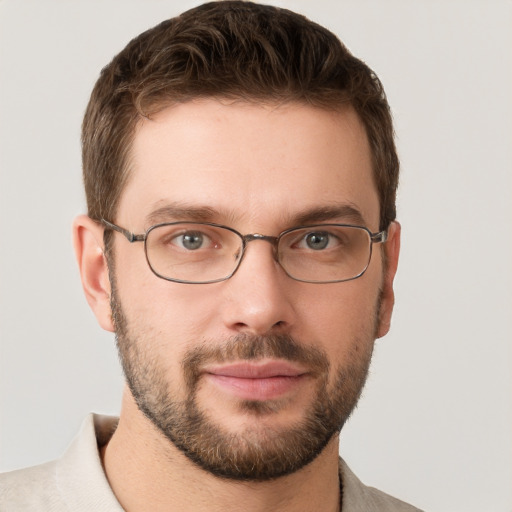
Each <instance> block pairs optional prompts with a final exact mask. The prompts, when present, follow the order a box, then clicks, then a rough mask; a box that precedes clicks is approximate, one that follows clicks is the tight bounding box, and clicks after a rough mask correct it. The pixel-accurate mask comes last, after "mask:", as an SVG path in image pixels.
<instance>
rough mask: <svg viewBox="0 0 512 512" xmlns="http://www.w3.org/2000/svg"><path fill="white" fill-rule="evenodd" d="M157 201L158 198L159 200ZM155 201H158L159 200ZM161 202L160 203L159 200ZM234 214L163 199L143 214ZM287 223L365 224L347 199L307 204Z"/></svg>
mask: <svg viewBox="0 0 512 512" xmlns="http://www.w3.org/2000/svg"><path fill="white" fill-rule="evenodd" d="M159 203H160V202H159ZM159 203H157V204H159ZM160 204H161V203H160ZM236 218H237V216H236V215H235V214H234V213H233V212H232V211H227V210H223V209H216V208H213V207H211V206H195V205H191V204H187V203H183V202H172V203H165V204H163V205H162V206H160V207H158V208H156V209H155V210H153V211H151V213H149V214H148V215H147V217H146V222H147V225H148V226H152V225H155V224H160V223H163V222H174V221H181V220H182V221H197V222H218V221H219V220H221V221H222V222H229V221H231V222H233V221H234V220H235V219H236ZM285 220H286V222H284V224H286V225H288V226H301V225H307V224H314V223H319V222H348V223H350V224H355V225H362V226H364V225H365V222H364V218H363V215H362V214H361V212H360V211H359V210H358V209H357V207H356V206H355V205H352V204H349V203H343V204H334V205H327V206H320V207H314V208H307V209H304V210H302V211H300V212H298V213H295V214H291V215H290V216H289V217H288V218H285Z"/></svg>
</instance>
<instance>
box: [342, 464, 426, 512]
mask: <svg viewBox="0 0 512 512" xmlns="http://www.w3.org/2000/svg"><path fill="white" fill-rule="evenodd" d="M340 476H341V480H342V482H343V501H342V509H343V512H421V510H420V509H418V508H416V507H413V506H412V505H409V504H408V503H405V502H404V501H401V500H399V499H397V498H394V497H393V496H390V495H389V494H386V493H384V492H382V491H379V490H378V489H375V488H374V487H368V486H366V485H364V484H363V483H362V482H361V480H359V478H357V476H356V475H355V474H354V473H353V472H352V471H351V470H350V468H349V467H348V466H347V464H346V463H345V461H343V459H340Z"/></svg>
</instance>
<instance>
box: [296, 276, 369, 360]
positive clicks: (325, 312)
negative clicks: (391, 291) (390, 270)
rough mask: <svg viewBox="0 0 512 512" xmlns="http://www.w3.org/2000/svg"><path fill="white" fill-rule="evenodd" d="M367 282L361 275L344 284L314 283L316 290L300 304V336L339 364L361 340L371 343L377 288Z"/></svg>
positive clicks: (355, 348)
mask: <svg viewBox="0 0 512 512" xmlns="http://www.w3.org/2000/svg"><path fill="white" fill-rule="evenodd" d="M367 284H370V283H369V280H368V282H365V280H364V276H363V277H361V278H360V279H356V280H354V281H348V282H345V283H339V284H332V285H316V286H317V288H318V289H317V290H315V289H312V290H311V292H310V294H308V296H306V297H303V298H302V300H301V301H300V303H299V310H300V316H301V321H300V327H301V329H300V330H301V331H302V333H301V334H300V339H301V340H303V341H305V342H308V340H310V342H315V343H318V344H320V345H321V347H322V348H323V349H324V350H325V351H326V352H327V354H328V355H329V357H331V358H332V359H334V360H336V361H339V362H340V363H341V362H343V361H344V360H346V359H347V357H349V356H350V354H352V353H353V352H354V350H357V348H358V345H359V344H360V343H373V341H374V339H375V336H374V334H375V327H376V325H375V322H376V315H377V309H378V298H379V289H378V287H377V286H375V285H373V286H367ZM334 364H336V363H334ZM338 364H339V363H338Z"/></svg>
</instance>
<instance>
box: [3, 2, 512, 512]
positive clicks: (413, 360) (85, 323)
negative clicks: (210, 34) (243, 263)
mask: <svg viewBox="0 0 512 512" xmlns="http://www.w3.org/2000/svg"><path fill="white" fill-rule="evenodd" d="M197 3H198V2H194V1H165V0H138V1H128V0H123V1H121V0H119V1H113V0H109V1H105V0H102V1H90V0H89V1H64V0H37V1H35V0H34V1H29V0H22V1H19V0H0V87H1V89H0V341H1V351H0V386H1V387H0V412H1V423H0V436H1V437H0V469H1V470H10V469H14V468H18V467H22V466H25V465H31V464H36V463H39V462H42V461H45V460H48V459H51V458H55V457H57V456H58V455H59V454H61V453H62V452H63V450H65V448H66V446H67V445H68V444H69V442H70V441H71V439H72V438H73V436H74V435H75V433H76V432H77V430H78V428H79V425H80V423H81V421H82V419H83V417H84V416H85V415H86V414H87V413H88V412H89V411H95V412H100V413H109V414H116V413H117V412H118V411H119V401H120V393H121V389H122V375H121V371H120V368H119V365H118V362H117V355H116V352H115V347H114V340H113V336H112V335H110V334H108V333H105V332H103V331H102V330H101V329H100V328H99V327H98V326H97V324H96V320H95V318H94V317H93V315H92V313H91V312H90V311H89V309H88V306H87V304H86V302H85V299H84V298H83V295H82V291H81V286H80V281H79V276H78V271H77V269H76V266H75V262H74V255H73V252H72V247H71V237H70V235H71V222H72V219H73V217H74V216H75V215H77V214H79V213H81V212H84V211H85V201H84V197H83V192H82V188H81V169H80V167H81V164H80V143H79V133H80V123H81V118H82V115H83V112H84V109H85V105H86V102H87V100H88V95H89V93H90V91H91V88H92V86H93V84H94V82H95V80H96V78H97V76H98V74H99V71H100V69H101V68H102V67H103V66H104V65H105V64H106V63H107V62H108V61H109V60H110V59H111V58H112V56H113V55H114V54H115V53H117V52H118V51H119V50H121V48H122V47H123V46H124V45H125V44H126V43H127V42H128V40H129V39H131V38H132V37H134V36H135V35H137V34H138V33H139V32H141V31H142V30H144V29H146V28H149V27H150V26H153V25H154V24H156V23H157V22H159V21H161V20H163V19H165V18H168V17H171V16H173V15H175V14H177V13H179V12H181V11H183V10H185V9H186V8H188V7H192V6H193V5H196V4H197ZM269 3H274V4H276V5H281V6H285V7H289V8H292V9H294V10H297V11H299V12H302V13H304V14H306V15H307V16H309V17H310V18H312V19H313V20H315V21H318V22H319V23H321V24H323V25H325V26H327V27H328V28H330V29H331V30H333V31H334V32H335V33H337V34H338V35H339V36H340V38H341V39H342V40H343V41H344V42H345V43H346V45H347V46H348V47H349V48H350V49H351V50H352V51H353V52H354V53H355V54H356V55H357V56H358V57H360V58H362V59H363V60H365V61H366V62H367V63H368V64H369V65H370V66H371V67H372V68H373V69H374V70H375V71H376V72H377V74H378V75H379V76H380V78H381V79H382V81H383V82H384V85H385V88H386V91H387V94H388V98H389V101H390V103H391V106H392V109H393V112H394V118H395V122H396V132H397V143H398V148H399V152H400V156H401V161H402V178H401V188H400V193H399V202H398V209H399V220H400V221H401V223H402V226H403V249H402V256H401V265H400V269H399V274H398V277H397V282H396V293H397V304H396V310H395V315H394V321H393V327H392V331H391V333H390V334H389V335H388V336H387V337H386V338H384V339H382V340H380V341H378V343H377V349H376V354H375V358H374V362H373V365H372V372H371V376H370V379H369V382H368V385H367V388H366V390H365V393H364V397H363V399H362V401H361V403H360V406H359V408H358V410H357V411H356V412H355V414H354V416H353V417H352V419H351V420H350V422H349V423H348V424H347V426H346V428H345V429H344V431H343V433H342V437H341V453H342V454H343V456H344V458H345V459H346V460H347V461H348V463H349V464H350V465H351V466H352V468H353V469H354V471H355V472H356V473H357V474H358V476H359V477H360V478H361V479H362V480H363V481H364V482H365V483H367V484H370V485H373V486H376V487H378V488H382V489H383V490H385V491H387V492H389V493H391V494H394V495H397V496H398V497H400V498H402V499H404V500H406V501H410V502H412V503H414V504H416V505H418V506H420V507H422V508H425V509H427V510H431V511H464V512H471V511H475V512H476V511H479V512H481V511H490V512H495V511H496V512H498V511H508V512H510V511H512V377H511V375H512V354H511V332H512V320H511V318H512V236H511V234H510V229H511V221H512V206H511V193H512V172H511V171H512V169H511V163H512V154H511V153H512V150H511V147H512V100H511V94H512V30H511V21H512V3H511V2H510V1H499V0H491V1H486V0H479V1H475V0H449V1H426V0H425V1H411V0H387V1H385V2H383V1H378V0H374V1H370V0H366V1H364V0H363V1H349V0H345V1H339V2H337V1H327V0H315V1H306V0H290V1H284V0H283V1H281V2H278V1H275V2H272V1H270V2H269Z"/></svg>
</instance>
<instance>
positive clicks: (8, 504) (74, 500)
mask: <svg viewBox="0 0 512 512" xmlns="http://www.w3.org/2000/svg"><path fill="white" fill-rule="evenodd" d="M116 424H117V419H116V418H111V417H106V416H96V415H90V416H88V417H87V418H86V420H85V421H84V422H83V424H82V428H81V429H80V432H79V434H78V436H77V437H76V438H75V440H74V441H73V442H72V443H71V445H70V446H69V448H68V450H67V451H66V453H65V454H64V455H63V456H62V457H60V458H59V459H57V460H55V461H52V462H47V463H45V464H41V465H39V466H34V467H30V468H26V469H20V470H17V471H11V472H9V473H4V474H2V475H0V511H1V512H32V511H34V512H35V511H37V512H68V511H73V512H86V511H87V512H89V511H91V510H94V511H96V512H103V511H108V512H121V511H122V508H121V506H120V505H119V503H118V502H117V500H116V498H115V496H114V494H113V493H112V491H111V489H110V486H109V485H108V481H107V478H106V476H105V473H104V471H103V467H102V464H101V459H100V456H99V451H98V445H101V444H103V443H104V442H106V441H107V440H108V438H109V436H111V435H112V432H113V431H114V430H115V427H116Z"/></svg>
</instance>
